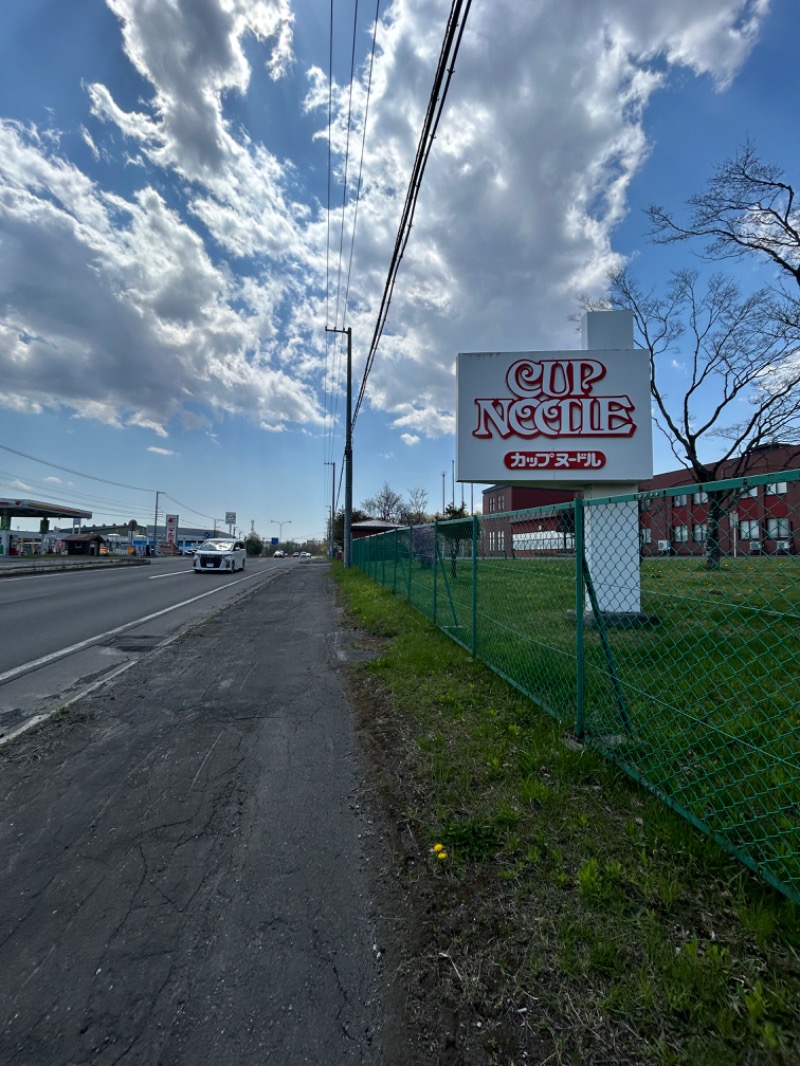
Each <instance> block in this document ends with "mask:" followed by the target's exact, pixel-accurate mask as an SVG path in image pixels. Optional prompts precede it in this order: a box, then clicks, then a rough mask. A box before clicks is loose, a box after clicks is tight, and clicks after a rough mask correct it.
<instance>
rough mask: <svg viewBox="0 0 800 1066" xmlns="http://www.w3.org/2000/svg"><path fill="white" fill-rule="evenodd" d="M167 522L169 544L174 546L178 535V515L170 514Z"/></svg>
mask: <svg viewBox="0 0 800 1066" xmlns="http://www.w3.org/2000/svg"><path fill="white" fill-rule="evenodd" d="M165 522H166V527H167V544H169V545H170V547H174V545H175V539H176V537H177V535H178V516H177V515H176V514H168V515H167V516H166V520H165Z"/></svg>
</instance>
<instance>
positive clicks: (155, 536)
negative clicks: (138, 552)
mask: <svg viewBox="0 0 800 1066" xmlns="http://www.w3.org/2000/svg"><path fill="white" fill-rule="evenodd" d="M163 495H164V490H163V489H158V490H157V491H156V510H155V514H154V515H153V555H157V554H158V497H159V496H163Z"/></svg>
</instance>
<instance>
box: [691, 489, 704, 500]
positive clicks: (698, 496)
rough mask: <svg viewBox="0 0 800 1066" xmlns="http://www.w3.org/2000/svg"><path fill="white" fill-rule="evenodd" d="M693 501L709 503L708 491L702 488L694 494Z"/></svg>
mask: <svg viewBox="0 0 800 1066" xmlns="http://www.w3.org/2000/svg"><path fill="white" fill-rule="evenodd" d="M692 503H708V493H707V492H703V490H702V489H700V490H699V491H698V492H695V493H694V495H693V496H692Z"/></svg>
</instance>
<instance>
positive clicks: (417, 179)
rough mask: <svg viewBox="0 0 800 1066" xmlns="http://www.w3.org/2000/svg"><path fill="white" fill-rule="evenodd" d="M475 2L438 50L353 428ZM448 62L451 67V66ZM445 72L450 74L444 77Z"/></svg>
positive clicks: (454, 10)
mask: <svg viewBox="0 0 800 1066" xmlns="http://www.w3.org/2000/svg"><path fill="white" fill-rule="evenodd" d="M471 6H472V0H466V2H464V0H454V2H453V4H452V6H451V9H450V16H449V18H448V22H447V28H446V30H445V35H444V40H443V42H442V48H441V51H440V53H439V62H438V64H437V68H436V74H435V76H434V81H433V88H432V90H431V95H430V99H429V102H428V109H427V112H426V115H425V120H424V122H423V126H422V132H421V133H420V139H419V143H418V145H417V154H416V158H415V160H414V166H413V169H412V172H411V178H410V180H409V183H408V189H407V191H406V199H405V203H404V205H403V212H402V215H401V220H400V225H399V227H398V232H397V238H396V240H395V247H394V251H393V253H392V258H391V262H390V264H389V272H388V276H387V279H386V284H385V286H384V290H383V296H382V298H381V305H380V309H379V311H378V320H377V323H376V325H375V330H374V332H373V336H372V341H371V342H370V347H369V352H368V354H367V359H366V363H365V365H364V374H363V377H362V380H361V388H360V389H359V393H358V399H357V400H356V405H355V408H354V411H353V416H352V419H351V423H350V426H351V432H352V430H353V429H354V428H355V424H356V419H357V418H358V413H359V411H360V410H361V404H362V402H363V400H364V394H365V392H366V387H367V379H368V377H369V375H370V372H371V370H372V365H373V363H374V361H375V353H376V351H377V348H378V344H379V343H380V339H381V336H382V334H383V330H384V327H385V324H386V318H387V316H388V313H389V306H390V304H391V300H392V295H393V292H394V285H395V281H396V280H397V274H398V271H399V269H400V261H401V259H402V258H403V254H404V252H405V249H406V246H407V244H408V240H409V237H410V235H411V227H412V223H413V219H414V213H415V211H416V206H417V199H418V197H419V192H420V187H421V184H422V178H423V175H424V173H425V168H426V166H427V162H428V158H429V156H430V153H431V149H432V147H433V140H434V137H435V135H436V130H437V128H438V126H439V121H440V119H441V116H442V112H443V109H444V104H445V100H446V98H447V93H448V90H449V87H450V81H451V79H452V76H453V73H454V70H455V59H456V56H457V54H458V51H459V48H460V46H461V40H462V38H463V35H464V28H465V26H466V21H467V16H468V14H469V9H470V7H471ZM462 7H463V15H462ZM448 64H449V69H448ZM445 74H446V75H447V77H446V79H445Z"/></svg>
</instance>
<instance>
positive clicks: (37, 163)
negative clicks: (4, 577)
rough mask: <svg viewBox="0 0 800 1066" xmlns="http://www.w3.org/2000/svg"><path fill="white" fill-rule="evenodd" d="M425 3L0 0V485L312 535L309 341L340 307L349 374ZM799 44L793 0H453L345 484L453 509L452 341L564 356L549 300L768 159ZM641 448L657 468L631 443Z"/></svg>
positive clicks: (470, 490) (465, 489)
mask: <svg viewBox="0 0 800 1066" xmlns="http://www.w3.org/2000/svg"><path fill="white" fill-rule="evenodd" d="M449 12H450V4H449V3H446V2H444V0H394V2H391V0H379V2H377V3H376V2H375V0H360V3H356V2H355V0H334V2H333V4H332V5H331V4H330V3H323V2H322V0H81V2H80V3H76V2H72V3H68V2H65V0H25V3H13V4H9V3H6V4H3V5H0V496H14V497H18V496H22V497H25V498H33V499H39V500H52V501H57V502H59V503H63V504H68V505H71V506H78V507H83V508H86V509H89V510H91V511H92V512H93V515H94V521H97V522H109V523H111V522H127V521H128V520H130V519H137V520H139V521H141V522H146V521H152V516H153V514H154V510H155V504H156V492H158V493H159V497H158V507H159V515H160V516H163V514H165V513H168V514H178V515H179V517H180V523H181V525H182V526H192V527H196V528H201V527H203V526H207V525H208V524H209V523H210V522H212V521H213V520H214V519H217V520H222V519H223V518H224V516H225V514H226V512H229V511H233V512H235V513H236V516H237V519H236V522H237V527H238V528H239V529H241V530H242V531H243V532H244V533H248V532H250V530H251V529H254V530H255V531H256V532H257V533H259V534H260V535H261V536H264V537H275V536H278V535H279V533H282V534H283V536H284V539H287V538H289V537H292V538H294V539H296V540H297V541H299V542H304V541H306V540H308V539H314V538H316V539H324V537H325V528H326V522H327V516H328V513H329V509H330V506H331V501H332V496H333V494H334V493H335V499H336V505H337V507H339V506H341V505H342V504H343V501H344V493H343V482H342V480H341V478H342V457H343V449H344V410H345V394H344V389H345V365H346V358H345V342H344V334H342V333H337V332H329V331H330V330H334V331H335V330H343V329H345V328H347V327H349V328H350V329H351V330H352V359H353V382H354V384H353V390H354V395H357V393H358V390H359V388H360V385H361V382H362V377H363V373H364V365H365V360H366V357H367V353H368V351H369V345H370V341H371V339H372V337H373V333H374V330H375V326H376V322H377V320H378V314H379V308H380V303H381V299H382V296H383V293H384V286H385V283H386V279H387V274H388V271H389V265H390V261H391V256H392V250H393V248H394V244H395V240H396V237H397V232H398V226H399V223H400V218H401V211H402V207H403V202H404V200H405V197H406V189H407V185H408V181H409V177H410V174H411V170H412V165H413V161H414V156H415V153H416V149H417V142H418V139H419V135H420V131H421V129H422V123H423V119H424V116H425V111H426V108H427V105H428V100H429V96H430V92H431V87H432V84H433V78H434V73H435V68H436V63H437V59H438V56H439V52H440V49H441V45H442V40H443V37H444V32H445V27H446V23H447V18H448V15H449ZM331 30H332V33H331ZM798 40H800V4H798V3H797V2H796V0H670V2H669V3H664V2H657V0H654V2H652V3H642V2H641V0H605V2H604V3H602V4H599V3H595V2H593V0H526V3H522V4H521V3H519V0H474V3H473V4H472V6H471V8H470V11H469V15H468V19H467V24H466V28H465V32H464V36H463V39H462V42H461V46H460V50H459V52H458V56H457V59H456V63H455V72H454V74H453V77H452V81H451V83H450V86H449V92H448V96H447V100H446V103H445V107H444V111H443V115H442V119H441V123H440V126H439V129H438V131H437V136H436V139H435V141H434V144H433V148H432V151H431V155H430V159H429V162H428V166H427V170H426V172H425V176H424V180H423V182H422V186H421V188H420V191H419V197H418V201H417V208H416V214H415V217H414V226H413V229H412V232H411V237H410V240H409V243H408V247H407V249H406V253H405V255H404V258H403V260H402V262H401V264H400V268H399V271H398V274H397V279H396V284H395V287H394V290H393V294H392V302H391V305H390V308H389V312H388V315H387V318H386V324H385V329H384V332H383V335H382V339H381V342H380V344H379V346H378V348H377V351H376V353H375V358H374V362H373V364H372V368H371V372H370V374H369V376H368V379H367V382H366V392H365V396H364V401H363V404H362V406H361V408H360V410H359V413H358V418H357V420H356V423H355V428H354V433H353V455H354V464H353V503H354V506H356V507H358V506H359V505H360V503H361V501H363V500H364V499H366V498H368V497H371V496H374V495H375V494H376V493H378V492H379V491H380V490H381V488H382V486H383V484H384V483H387V484H388V485H389V486H390V487H391V488H392V489H394V490H395V491H396V492H399V493H400V494H401V495H403V496H407V495H408V494H409V493H410V492H411V491H412V490H417V489H422V490H424V491H425V492H426V493H427V494H428V508H429V510H430V511H431V512H433V511H436V510H441V509H442V504H443V502H448V503H449V502H450V501H451V500H452V499H453V497H455V500H456V502H457V503H460V502H461V500H462V499H463V500H464V501H465V502H466V504H467V506H468V507H470V506H472V505H474V507H475V509H479V508H480V490H481V486H474V487H473V486H470V485H465V486H461V485H459V484H457V483H454V479H453V457H454V455H455V437H454V433H455V405H456V396H455V359H456V355H457V353H458V352H459V351H518V350H519V351H527V350H544V349H554V350H555V349H569V348H579V347H580V338H579V336H578V334H577V333H576V325H575V320H574V315H575V313H576V311H577V310H578V303H577V297H578V296H579V295H580V294H588V295H593V296H596V297H598V296H601V295H602V294H603V292H604V291H605V285H606V277H607V273H608V271H609V269H611V268H614V267H618V266H621V265H623V264H626V263H627V264H629V265H630V266H631V268H632V269H633V270H634V272H635V273H636V275H637V277H639V278H640V279H641V280H643V281H644V282H647V283H650V284H658V283H659V282H661V281H663V279H664V278H665V277H666V276H667V274H668V272H669V270H671V269H674V268H675V267H676V266H683V265H687V264H688V265H693V262H692V260H691V253H690V250H689V249H688V248H686V247H685V246H682V245H679V246H670V247H663V246H656V245H653V244H652V243H650V242H649V241H648V239H647V228H648V227H647V221H646V219H645V217H644V214H643V212H644V209H645V208H646V207H647V206H648V205H649V204H651V203H653V202H658V203H662V204H664V205H666V206H668V207H670V208H672V209H673V210H675V211H676V212H678V211H679V210H680V208H681V206H682V204H684V203H685V201H686V199H687V198H688V197H689V196H690V195H692V194H693V193H696V192H699V191H702V189H703V187H704V185H705V182H706V181H707V179H708V178H709V177H710V176H711V175H712V173H713V170H714V168H715V167H716V166H718V165H720V164H721V163H722V162H723V161H724V160H725V159H728V158H730V157H731V156H733V155H734V154H735V153H736V151H737V149H738V148H739V147H740V146H741V145H742V144H743V142H744V141H745V139H746V138H750V139H751V140H752V141H753V142H754V143H755V146H756V148H757V150H758V152H759V154H760V155H761V157H762V158H763V159H764V160H765V161H768V162H771V163H775V164H777V165H779V166H781V167H782V168H783V169H784V171H785V172H786V173H787V174H788V175H790V176H791V175H792V174H795V175H796V174H797V170H798V163H799V162H800V123H798V121H797V87H796V73H795V70H796V58H795V52H796V44H797V41H798ZM331 73H332V78H331ZM329 131H330V135H329ZM674 374H675V380H674V389H675V390H676V391H677V390H679V389H680V387H681V377H680V375H681V368H680V361H679V360H676V361H675V367H674ZM654 463H655V471H656V472H659V471H662V470H667V469H672V468H674V466H675V460H674V458H673V456H672V455H671V453H670V452H669V450H668V449H667V448H666V446H665V445H664V444H663V442H660V441H659V440H658V439H657V438H656V443H655V454H654ZM162 520H163V519H162ZM23 528H26V526H25V525H24V524H23ZM28 528H30V526H28Z"/></svg>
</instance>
